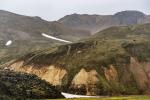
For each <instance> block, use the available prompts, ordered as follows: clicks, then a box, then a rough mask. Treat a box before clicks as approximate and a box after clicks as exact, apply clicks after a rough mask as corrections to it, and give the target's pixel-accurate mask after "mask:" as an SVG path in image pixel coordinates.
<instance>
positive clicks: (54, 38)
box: [41, 33, 72, 43]
mask: <svg viewBox="0 0 150 100" xmlns="http://www.w3.org/2000/svg"><path fill="white" fill-rule="evenodd" d="M41 35H42V36H44V37H46V38H50V39H53V40H57V41H60V42H65V43H72V42H71V41H67V40H63V39H60V38H56V37H53V36H50V35H47V34H45V33H42V34H41Z"/></svg>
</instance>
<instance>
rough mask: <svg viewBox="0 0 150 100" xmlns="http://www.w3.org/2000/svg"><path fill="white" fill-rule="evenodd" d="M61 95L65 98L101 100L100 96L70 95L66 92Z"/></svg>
mask: <svg viewBox="0 0 150 100" xmlns="http://www.w3.org/2000/svg"><path fill="white" fill-rule="evenodd" d="M61 94H62V95H63V96H64V97H65V98H99V96H86V95H74V94H69V93H64V92H61Z"/></svg>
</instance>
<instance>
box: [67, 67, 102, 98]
mask: <svg viewBox="0 0 150 100" xmlns="http://www.w3.org/2000/svg"><path fill="white" fill-rule="evenodd" d="M98 82H99V79H98V73H97V71H96V70H90V71H86V70H85V69H84V68H82V69H81V70H80V72H78V73H77V74H76V75H75V76H74V78H73V80H72V83H71V86H70V88H72V89H75V90H80V91H81V90H82V89H83V90H84V91H85V94H86V95H95V93H94V91H95V90H96V85H97V84H98ZM83 90H82V91H83ZM80 91H75V93H76V94H80V93H79V92H80ZM83 94H84V93H83Z"/></svg>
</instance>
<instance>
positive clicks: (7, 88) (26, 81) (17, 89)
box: [0, 70, 64, 100]
mask: <svg viewBox="0 0 150 100" xmlns="http://www.w3.org/2000/svg"><path fill="white" fill-rule="evenodd" d="M0 98H1V100H26V99H27V98H28V99H56V98H64V97H63V96H62V95H61V93H60V92H58V91H57V90H55V88H54V87H53V86H51V85H49V83H48V82H46V81H44V80H41V79H40V78H38V77H37V76H36V75H30V74H26V73H17V72H12V71H8V70H3V71H2V70H1V71H0ZM15 98H16V99H15Z"/></svg>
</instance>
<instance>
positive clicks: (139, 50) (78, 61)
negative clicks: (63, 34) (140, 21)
mask: <svg viewBox="0 0 150 100" xmlns="http://www.w3.org/2000/svg"><path fill="white" fill-rule="evenodd" d="M5 66H7V68H8V69H10V70H13V71H17V72H26V73H31V74H36V75H37V76H39V77H41V78H42V79H44V80H46V81H47V82H49V83H50V84H52V85H53V86H56V88H57V89H59V90H61V91H64V92H68V93H74V94H83V95H139V94H150V24H144V25H131V26H118V27H117V26H114V27H111V28H108V29H105V30H103V31H101V32H98V33H96V34H95V35H93V36H92V37H90V38H88V39H85V40H82V41H79V42H77V43H72V44H66V45H61V46H56V47H53V48H50V49H47V50H44V51H43V50H41V51H35V52H32V53H29V54H27V55H24V56H22V57H20V58H18V59H15V60H14V61H12V62H11V63H8V64H6V65H5Z"/></svg>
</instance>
